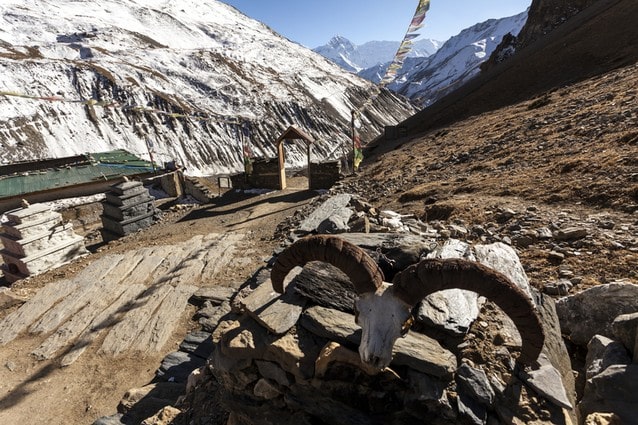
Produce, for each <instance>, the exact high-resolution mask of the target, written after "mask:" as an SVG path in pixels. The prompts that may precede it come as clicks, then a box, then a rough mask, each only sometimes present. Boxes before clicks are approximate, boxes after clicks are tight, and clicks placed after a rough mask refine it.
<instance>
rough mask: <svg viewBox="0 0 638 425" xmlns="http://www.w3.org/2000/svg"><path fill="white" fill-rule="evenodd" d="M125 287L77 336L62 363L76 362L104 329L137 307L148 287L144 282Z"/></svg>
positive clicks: (64, 364) (67, 364)
mask: <svg viewBox="0 0 638 425" xmlns="http://www.w3.org/2000/svg"><path fill="white" fill-rule="evenodd" d="M122 286H123V287H125V290H124V292H123V293H122V294H121V295H120V297H119V298H117V299H116V300H115V301H114V302H113V303H112V304H111V305H109V306H108V307H107V308H106V309H104V310H103V311H102V312H100V314H99V315H97V316H96V317H95V318H94V319H93V321H92V322H91V324H90V325H89V326H88V327H87V328H86V329H84V331H83V332H82V333H81V334H80V336H79V337H78V338H77V340H76V342H75V344H74V345H73V348H72V349H70V350H69V352H68V353H67V354H66V355H65V356H64V357H63V358H62V360H61V362H60V364H61V365H62V366H69V365H70V364H72V363H73V362H75V361H76V360H77V359H78V358H79V357H80V356H81V355H82V353H84V351H85V350H86V348H87V347H88V346H89V345H91V344H92V343H93V342H94V341H95V340H96V339H97V337H98V336H99V335H100V333H101V332H102V330H104V329H107V328H110V327H112V326H113V325H115V324H116V323H118V322H119V321H121V320H122V319H123V318H124V316H125V315H126V313H127V312H128V311H129V310H131V309H133V308H135V303H136V302H137V299H138V298H139V297H140V296H141V295H142V294H143V293H144V291H145V290H146V289H147V288H146V286H144V285H143V284H135V283H133V284H131V285H122Z"/></svg>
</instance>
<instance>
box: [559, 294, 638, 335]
mask: <svg viewBox="0 0 638 425" xmlns="http://www.w3.org/2000/svg"><path fill="white" fill-rule="evenodd" d="M637 311H638V285H635V284H631V283H609V284H605V285H598V286H594V287H592V288H590V289H587V290H585V291H583V292H581V293H579V294H576V295H572V296H569V297H565V298H561V299H559V300H558V301H557V302H556V312H557V313H558V317H559V319H560V325H561V329H562V331H563V334H564V335H565V336H567V337H568V338H569V339H570V340H571V341H572V342H573V343H574V344H576V345H582V346H585V345H587V343H588V342H589V341H590V340H591V339H592V338H593V337H594V335H603V336H606V337H608V338H613V337H614V332H613V329H612V323H613V322H614V319H616V317H618V316H620V315H621V314H629V313H635V312H637Z"/></svg>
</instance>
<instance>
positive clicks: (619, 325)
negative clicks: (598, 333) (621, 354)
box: [611, 312, 638, 363]
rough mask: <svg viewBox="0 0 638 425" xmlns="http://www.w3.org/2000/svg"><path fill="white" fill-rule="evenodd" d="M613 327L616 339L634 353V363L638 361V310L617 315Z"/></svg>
mask: <svg viewBox="0 0 638 425" xmlns="http://www.w3.org/2000/svg"><path fill="white" fill-rule="evenodd" d="M611 329H612V332H613V333H614V336H615V337H616V339H618V341H620V342H621V343H622V344H623V345H624V346H625V348H627V350H629V352H630V353H631V354H632V355H633V357H634V363H638V349H637V348H638V312H636V313H631V314H621V315H620V316H618V317H616V318H615V319H614V321H613V322H612V324H611Z"/></svg>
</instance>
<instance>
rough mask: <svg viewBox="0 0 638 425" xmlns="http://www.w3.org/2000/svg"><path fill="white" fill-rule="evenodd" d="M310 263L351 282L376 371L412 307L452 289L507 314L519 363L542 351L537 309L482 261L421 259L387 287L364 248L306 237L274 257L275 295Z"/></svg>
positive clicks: (365, 350) (367, 359) (365, 348)
mask: <svg viewBox="0 0 638 425" xmlns="http://www.w3.org/2000/svg"><path fill="white" fill-rule="evenodd" d="M309 261H324V262H327V263H329V264H332V265H333V266H335V267H337V268H338V269H340V270H341V271H343V272H344V273H345V274H346V275H348V277H349V278H350V280H351V281H352V284H353V286H354V288H355V291H356V292H357V293H358V294H359V299H358V300H357V301H356V302H355V320H356V322H357V324H359V326H361V329H362V337H361V344H360V345H359V355H360V357H361V360H362V361H363V362H364V363H366V364H368V365H370V366H373V367H375V368H379V369H382V368H385V367H386V366H388V365H389V364H390V362H391V361H392V349H393V347H394V343H395V342H396V340H397V339H398V338H399V337H400V336H401V335H404V334H405V333H407V331H408V329H409V327H410V325H411V324H412V320H411V316H410V312H411V310H412V308H413V307H414V306H415V305H417V304H418V303H419V302H420V301H421V300H422V299H423V298H425V297H426V296H427V295H429V294H431V293H433V292H437V291H440V290H443V289H450V288H459V289H465V290H469V291H474V292H477V293H478V294H479V295H482V296H484V297H486V298H488V299H490V300H492V301H494V302H495V303H496V304H497V305H498V306H499V307H500V308H501V309H502V310H503V311H504V312H505V313H506V314H507V315H509V316H510V318H511V319H512V321H513V322H514V324H515V325H516V327H517V328H518V331H519V333H520V334H521V338H522V340H523V347H522V350H521V356H520V357H519V361H521V362H524V363H532V362H534V361H536V359H537V358H538V355H539V354H540V352H541V349H542V348H543V344H544V340H545V334H544V331H543V327H542V325H541V322H540V319H539V317H538V315H537V312H536V306H535V305H534V304H533V302H532V301H531V300H530V299H529V298H528V297H527V296H526V295H525V294H524V293H523V292H522V291H521V290H520V289H519V288H518V287H517V286H516V285H515V284H513V283H512V282H511V281H510V280H509V279H508V278H507V277H506V276H504V275H503V274H501V273H498V272H496V271H494V270H492V269H490V268H488V267H486V266H484V265H481V264H480V263H476V262H472V261H467V260H461V259H447V260H439V259H433V260H422V261H421V262H419V263H417V264H413V265H411V266H409V267H408V268H406V269H405V270H403V271H402V272H400V273H398V274H397V275H396V276H395V277H394V281H393V284H392V285H391V284H389V283H387V282H384V277H383V272H382V271H381V269H380V268H379V266H378V265H377V264H376V263H375V261H374V260H373V259H372V258H371V257H370V256H369V255H368V254H367V253H366V252H365V251H364V250H363V249H361V248H359V247H357V246H356V245H353V244H351V243H349V242H346V241H344V240H342V239H340V238H338V237H336V236H329V235H318V236H309V237H306V238H303V239H300V240H298V241H297V242H295V243H294V244H292V245H291V246H289V247H288V248H287V249H286V250H284V251H283V252H282V253H281V254H280V255H279V256H278V257H277V261H276V262H275V264H274V266H273V268H272V271H271V274H270V277H271V281H272V285H273V288H274V289H275V291H277V292H279V293H283V291H284V279H285V278H286V275H287V274H288V273H289V272H290V270H292V269H293V268H294V267H296V266H303V265H304V264H306V263H307V262H309Z"/></svg>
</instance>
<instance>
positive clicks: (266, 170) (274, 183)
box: [247, 158, 281, 189]
mask: <svg viewBox="0 0 638 425" xmlns="http://www.w3.org/2000/svg"><path fill="white" fill-rule="evenodd" d="M279 177H280V175H279V159H277V158H258V159H255V160H254V161H253V163H252V172H251V173H250V174H248V176H247V181H248V184H249V185H250V186H251V187H256V188H261V189H279V187H280V184H281V183H280V181H279Z"/></svg>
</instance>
